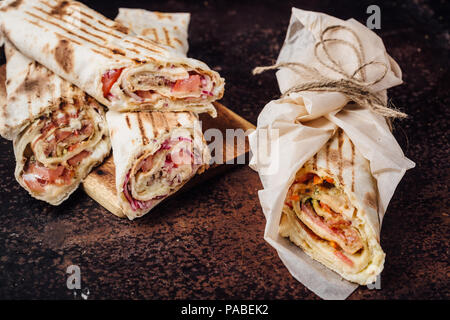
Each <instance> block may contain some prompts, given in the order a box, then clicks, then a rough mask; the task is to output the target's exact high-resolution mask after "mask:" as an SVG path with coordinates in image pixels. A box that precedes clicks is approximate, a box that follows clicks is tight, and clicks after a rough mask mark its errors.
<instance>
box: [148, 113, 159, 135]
mask: <svg viewBox="0 0 450 320" xmlns="http://www.w3.org/2000/svg"><path fill="white" fill-rule="evenodd" d="M148 115H149V116H150V122H151V124H152V130H153V138H155V137H156V136H157V135H158V130H157V129H156V126H155V118H153V112H149V113H148Z"/></svg>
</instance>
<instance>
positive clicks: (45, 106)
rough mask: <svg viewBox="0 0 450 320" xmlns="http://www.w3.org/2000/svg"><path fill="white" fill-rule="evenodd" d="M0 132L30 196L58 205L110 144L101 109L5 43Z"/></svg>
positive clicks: (108, 149)
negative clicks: (9, 144)
mask: <svg viewBox="0 0 450 320" xmlns="http://www.w3.org/2000/svg"><path fill="white" fill-rule="evenodd" d="M5 54H6V59H7V64H6V70H5V71H6V75H5V82H3V83H2V85H1V90H0V91H1V92H2V95H1V96H2V97H4V98H5V99H3V100H2V101H1V103H0V108H1V116H0V131H1V134H2V136H3V137H5V138H7V139H12V140H13V146H14V155H15V158H16V168H15V177H16V179H17V181H18V182H19V184H20V185H21V186H22V187H23V188H25V189H26V190H27V191H28V192H29V193H30V195H31V196H33V197H35V198H37V199H40V200H43V201H46V202H48V203H50V204H53V205H58V204H60V203H61V202H63V201H64V200H66V199H67V198H68V197H69V196H70V194H71V193H73V192H74V191H75V190H76V189H77V187H78V186H79V184H80V183H81V181H82V180H83V179H84V178H85V177H86V176H87V175H88V174H89V172H90V171H91V170H92V168H93V167H94V166H95V165H97V164H99V163H101V162H102V161H103V159H104V158H105V157H106V156H107V155H108V154H109V152H110V149H111V144H110V140H109V133H108V130H107V126H106V117H105V112H104V109H103V107H102V106H101V105H100V104H99V103H98V102H96V101H95V100H94V99H93V98H91V97H89V96H88V95H87V94H86V93H84V92H82V91H81V90H80V89H78V88H77V87H75V86H74V85H72V84H70V83H68V82H67V81H65V80H63V79H61V78H60V77H59V76H57V75H55V74H54V73H52V72H51V71H49V70H48V69H46V68H45V67H43V66H42V65H40V64H39V63H37V62H35V61H32V60H30V59H29V58H27V57H25V56H24V55H22V54H21V53H20V52H18V51H17V50H16V49H15V48H14V46H13V45H12V44H10V43H9V42H8V41H7V42H6V43H5Z"/></svg>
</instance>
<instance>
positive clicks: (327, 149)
mask: <svg viewBox="0 0 450 320" xmlns="http://www.w3.org/2000/svg"><path fill="white" fill-rule="evenodd" d="M330 146H331V139H330V140H328V141H327V144H326V146H325V160H326V164H327V166H326V167H327V168H328V167H329V165H328V163H329V160H328V157H329V153H330Z"/></svg>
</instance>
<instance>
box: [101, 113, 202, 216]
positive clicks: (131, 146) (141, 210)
mask: <svg viewBox="0 0 450 320" xmlns="http://www.w3.org/2000/svg"><path fill="white" fill-rule="evenodd" d="M106 117H107V121H108V125H109V132H110V136H111V144H112V147H113V155H114V165H115V167H116V190H117V195H118V200H119V203H120V206H121V208H122V211H123V213H124V214H125V215H126V216H127V217H128V218H129V219H130V220H132V219H134V218H138V217H141V216H143V215H144V214H146V213H147V212H149V211H150V210H151V209H152V208H153V207H154V206H155V205H157V204H158V203H159V202H161V201H162V200H163V199H165V198H167V197H168V196H170V195H171V194H173V193H175V192H176V191H177V190H178V189H180V188H181V187H182V186H183V185H184V184H185V183H186V182H187V181H188V180H189V179H190V178H191V177H192V176H194V175H195V174H196V173H201V172H202V171H203V170H205V169H206V168H207V167H208V164H209V160H210V153H209V149H208V146H207V145H206V141H205V139H204V137H203V134H202V132H201V128H200V123H199V120H198V118H197V116H196V115H195V114H194V113H190V112H133V113H120V112H115V111H109V112H107V114H106Z"/></svg>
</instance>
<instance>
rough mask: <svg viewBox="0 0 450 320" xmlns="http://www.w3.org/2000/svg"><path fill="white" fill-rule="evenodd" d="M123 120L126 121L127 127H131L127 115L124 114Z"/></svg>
mask: <svg viewBox="0 0 450 320" xmlns="http://www.w3.org/2000/svg"><path fill="white" fill-rule="evenodd" d="M125 121H126V123H127V126H128V129H131V123H130V118H129V117H128V115H127V114H126V115H125Z"/></svg>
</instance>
